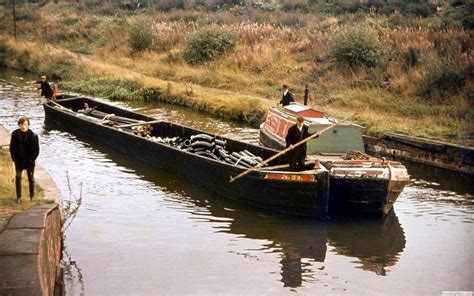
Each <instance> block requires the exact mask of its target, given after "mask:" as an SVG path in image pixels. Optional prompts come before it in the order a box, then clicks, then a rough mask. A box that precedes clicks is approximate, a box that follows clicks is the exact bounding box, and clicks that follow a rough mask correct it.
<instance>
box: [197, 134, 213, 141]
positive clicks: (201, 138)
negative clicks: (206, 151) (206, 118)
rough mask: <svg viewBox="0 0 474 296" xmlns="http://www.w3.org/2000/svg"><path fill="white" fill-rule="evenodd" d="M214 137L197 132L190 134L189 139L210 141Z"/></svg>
mask: <svg viewBox="0 0 474 296" xmlns="http://www.w3.org/2000/svg"><path fill="white" fill-rule="evenodd" d="M213 139H214V137H212V136H209V135H206V134H197V135H193V136H191V141H207V142H211V141H212V140H213Z"/></svg>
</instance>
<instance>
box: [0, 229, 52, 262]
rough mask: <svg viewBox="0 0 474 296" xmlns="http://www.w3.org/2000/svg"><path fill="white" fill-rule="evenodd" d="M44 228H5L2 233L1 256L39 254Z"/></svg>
mask: <svg viewBox="0 0 474 296" xmlns="http://www.w3.org/2000/svg"><path fill="white" fill-rule="evenodd" d="M42 232H43V229H5V230H4V231H3V232H2V233H0V256H2V255H19V254H24V255H34V254H38V252H39V246H40V240H41V234H42Z"/></svg>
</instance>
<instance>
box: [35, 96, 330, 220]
mask: <svg viewBox="0 0 474 296" xmlns="http://www.w3.org/2000/svg"><path fill="white" fill-rule="evenodd" d="M43 107H44V110H45V121H46V123H59V125H58V126H59V127H61V128H62V129H66V130H68V131H70V132H71V133H73V134H74V133H78V134H82V135H84V136H86V137H88V138H90V139H92V140H93V141H100V142H102V143H105V144H107V145H108V146H110V147H112V148H114V149H117V150H119V151H121V152H123V153H124V154H126V155H129V156H131V157H135V158H138V159H141V160H143V161H145V162H147V163H148V164H150V165H153V166H157V167H161V168H163V169H165V170H167V171H169V172H170V173H172V174H176V175H179V176H182V177H184V178H186V179H188V180H189V181H191V182H193V183H196V184H198V185H200V186H202V187H204V188H207V189H208V190H210V191H213V192H215V193H217V194H219V195H221V196H223V197H226V198H230V199H233V200H236V201H238V202H242V203H246V204H251V205H253V206H256V207H259V208H264V209H268V210H272V211H276V212H280V213H284V214H291V215H299V216H310V217H327V214H328V206H329V200H328V198H329V173H328V170H327V169H326V168H324V167H323V166H319V165H318V166H317V167H316V166H315V165H314V163H313V165H312V167H311V166H310V167H309V168H308V169H307V170H305V171H302V172H291V171H288V165H287V163H286V160H285V158H284V157H280V158H277V159H275V160H274V161H272V162H270V163H269V167H268V168H262V169H259V170H257V171H253V172H251V173H249V174H248V175H246V176H244V177H242V178H241V179H239V180H238V181H235V182H233V183H229V179H230V177H231V176H235V175H237V174H239V173H241V172H242V171H244V170H245V169H246V168H245V167H243V166H240V165H234V164H229V163H226V162H223V161H220V160H216V159H213V158H209V157H206V156H203V155H198V154H196V153H192V152H188V151H185V150H183V149H180V148H178V147H173V146H172V145H169V144H167V143H161V142H156V141H153V140H152V139H151V138H146V137H143V136H140V135H137V134H134V133H133V132H132V130H131V129H130V128H117V126H109V125H106V124H104V122H105V121H106V120H107V119H106V118H103V119H104V120H101V119H100V118H97V117H93V116H89V115H88V114H86V113H87V112H84V111H83V112H79V111H80V110H87V109H89V110H90V109H93V110H95V111H98V112H102V113H104V114H108V115H110V114H113V116H115V117H116V118H127V119H128V120H129V121H130V120H136V121H145V122H152V121H154V122H155V123H152V124H150V126H151V128H152V129H151V134H150V137H152V138H158V137H159V138H173V137H180V138H182V139H189V138H191V137H192V136H195V135H198V134H206V135H209V136H211V137H213V138H215V139H218V140H221V141H225V143H226V149H227V150H228V151H229V152H239V151H244V150H246V151H248V152H250V153H252V154H253V155H256V156H258V157H261V158H262V159H266V158H268V157H270V156H272V155H274V154H275V153H276V151H275V150H272V149H269V148H265V147H260V146H256V145H252V144H249V143H245V142H241V141H236V140H232V139H229V138H225V137H220V136H216V135H212V134H210V133H206V132H204V131H200V130H197V129H193V128H190V127H186V126H183V125H179V124H174V123H170V122H165V121H160V122H156V120H155V119H154V118H152V117H149V116H145V115H142V114H139V113H135V112H133V111H130V110H126V109H124V108H120V107H117V106H113V105H111V104H108V103H105V102H101V101H99V100H95V99H91V98H86V97H75V98H69V99H68V98H66V99H63V100H59V101H57V102H51V101H47V102H44V104H43ZM111 116H112V115H111ZM109 117H110V116H109Z"/></svg>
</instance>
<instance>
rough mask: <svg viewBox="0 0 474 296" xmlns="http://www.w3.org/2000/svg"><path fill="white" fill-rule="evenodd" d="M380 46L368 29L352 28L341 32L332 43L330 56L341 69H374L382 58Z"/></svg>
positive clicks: (373, 33)
mask: <svg viewBox="0 0 474 296" xmlns="http://www.w3.org/2000/svg"><path fill="white" fill-rule="evenodd" d="M382 48H383V47H382V44H381V42H380V41H379V38H378V36H377V34H376V33H375V32H374V31H372V30H371V29H369V28H365V27H362V28H353V29H348V30H346V31H345V32H342V33H341V34H339V35H338V36H336V37H335V39H334V40H333V41H332V44H331V47H330V56H331V58H332V60H333V62H334V63H335V64H336V65H337V66H339V67H342V68H350V69H356V68H359V67H367V68H374V67H377V66H379V65H380V64H381V62H382V58H383V49H382Z"/></svg>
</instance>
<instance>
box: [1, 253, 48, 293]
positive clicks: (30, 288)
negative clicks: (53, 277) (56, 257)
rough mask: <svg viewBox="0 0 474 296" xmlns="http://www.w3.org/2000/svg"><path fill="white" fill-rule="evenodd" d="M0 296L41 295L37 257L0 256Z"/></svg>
mask: <svg viewBox="0 0 474 296" xmlns="http://www.w3.org/2000/svg"><path fill="white" fill-rule="evenodd" d="M0 266H1V267H2V268H0V295H41V294H42V292H41V290H40V289H38V288H39V287H41V283H40V277H39V270H38V256H37V255H13V256H0Z"/></svg>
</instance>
